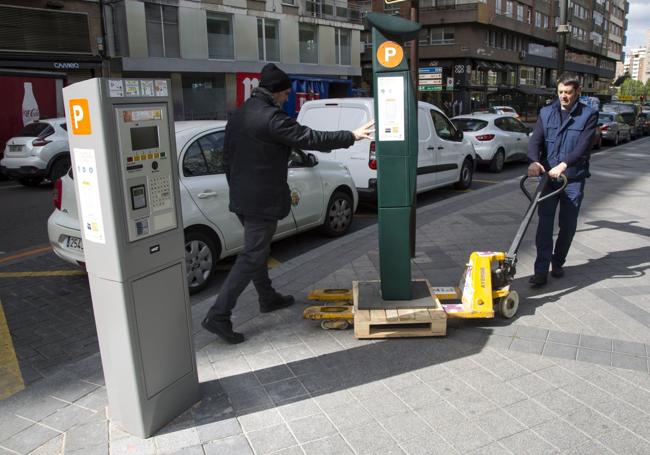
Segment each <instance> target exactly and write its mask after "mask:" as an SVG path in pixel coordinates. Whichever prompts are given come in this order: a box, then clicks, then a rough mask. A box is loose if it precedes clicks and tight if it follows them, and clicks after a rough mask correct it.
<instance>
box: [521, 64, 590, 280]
mask: <svg viewBox="0 0 650 455" xmlns="http://www.w3.org/2000/svg"><path fill="white" fill-rule="evenodd" d="M557 94H558V99H557V100H556V101H555V102H554V103H553V104H551V105H550V106H545V107H544V108H542V110H541V111H540V113H539V117H538V119H537V124H536V125H535V130H534V132H533V135H532V136H531V138H530V141H529V142H528V159H529V161H530V165H529V166H528V175H529V176H531V177H536V176H539V175H541V174H543V173H545V172H548V176H549V177H550V178H551V180H549V184H548V186H547V188H546V190H545V192H546V193H548V192H550V191H553V190H554V189H557V188H558V185H559V183H557V182H555V181H554V180H553V179H557V178H558V177H559V176H560V175H561V174H564V175H565V176H566V177H567V179H568V181H569V183H568V184H567V186H566V188H565V189H564V191H562V192H560V193H559V194H557V195H556V196H553V197H552V198H549V199H546V200H545V201H543V202H542V203H541V204H540V205H539V208H538V212H537V213H538V215H539V224H538V226H537V236H536V238H535V245H536V246H537V259H536V260H535V274H534V275H533V276H532V277H531V278H530V284H531V285H532V286H533V287H540V286H543V285H545V284H546V282H547V277H548V270H549V267H550V268H551V276H553V277H555V278H561V277H563V276H564V269H563V268H562V266H563V265H564V262H565V261H566V257H567V254H568V252H569V247H570V246H571V241H572V240H573V235H574V234H575V232H576V226H577V224H578V212H579V211H580V204H581V203H582V198H583V195H584V189H585V179H586V178H587V177H589V155H590V153H591V152H590V151H591V143H592V140H593V136H594V133H595V131H596V123H597V122H598V112H597V111H595V110H593V109H591V108H589V107H588V106H586V105H584V104H582V103H579V102H578V97H579V96H580V80H579V79H578V77H577V76H576V75H573V74H568V73H563V74H561V75H560V77H559V78H558V80H557ZM558 204H559V206H560V213H559V219H558V225H559V227H560V231H559V233H558V236H557V240H556V242H555V249H554V248H553V224H554V223H553V222H554V220H555V212H556V210H557V206H558Z"/></svg>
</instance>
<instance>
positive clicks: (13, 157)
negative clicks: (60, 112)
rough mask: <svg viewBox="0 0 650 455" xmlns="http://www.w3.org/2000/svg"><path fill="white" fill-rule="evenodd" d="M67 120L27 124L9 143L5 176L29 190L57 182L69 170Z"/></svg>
mask: <svg viewBox="0 0 650 455" xmlns="http://www.w3.org/2000/svg"><path fill="white" fill-rule="evenodd" d="M66 128H67V127H66V124H65V117H60V118H51V119H44V120H37V121H35V122H32V123H28V124H27V125H25V126H24V127H23V129H22V130H20V131H19V132H18V134H17V135H16V136H15V137H12V138H11V139H9V140H8V141H7V145H6V147H5V151H4V158H3V159H2V161H0V167H1V169H2V172H3V173H4V174H6V175H8V176H9V177H13V178H15V179H17V180H18V181H19V182H20V183H22V184H23V185H26V186H36V185H38V184H39V183H41V181H43V179H46V178H47V179H49V180H51V181H53V182H54V181H55V180H56V179H58V178H59V177H61V176H62V175H63V174H65V173H66V172H68V169H69V168H70V151H69V150H70V149H69V147H68V131H67V129H66Z"/></svg>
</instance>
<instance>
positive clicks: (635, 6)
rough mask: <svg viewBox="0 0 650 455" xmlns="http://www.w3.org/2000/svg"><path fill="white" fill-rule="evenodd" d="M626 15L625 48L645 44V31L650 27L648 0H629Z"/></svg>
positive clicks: (649, 5)
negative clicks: (628, 9) (628, 10)
mask: <svg viewBox="0 0 650 455" xmlns="http://www.w3.org/2000/svg"><path fill="white" fill-rule="evenodd" d="M629 1H630V12H629V13H628V15H627V19H628V22H629V24H628V26H627V45H626V46H625V49H626V50H628V49H631V48H634V47H639V46H645V45H646V31H647V30H648V29H650V0H629Z"/></svg>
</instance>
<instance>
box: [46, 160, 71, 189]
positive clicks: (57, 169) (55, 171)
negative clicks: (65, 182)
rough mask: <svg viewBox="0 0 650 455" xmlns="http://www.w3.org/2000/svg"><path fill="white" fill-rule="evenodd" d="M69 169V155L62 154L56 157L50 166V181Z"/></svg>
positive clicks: (57, 178) (54, 180)
mask: <svg viewBox="0 0 650 455" xmlns="http://www.w3.org/2000/svg"><path fill="white" fill-rule="evenodd" d="M69 169H70V157H69V156H62V157H60V158H57V159H56V161H55V162H54V164H52V167H51V168H50V176H49V179H50V181H51V182H52V183H54V182H56V181H57V180H59V179H60V178H61V177H63V176H64V175H65V173H66V172H68V170H69Z"/></svg>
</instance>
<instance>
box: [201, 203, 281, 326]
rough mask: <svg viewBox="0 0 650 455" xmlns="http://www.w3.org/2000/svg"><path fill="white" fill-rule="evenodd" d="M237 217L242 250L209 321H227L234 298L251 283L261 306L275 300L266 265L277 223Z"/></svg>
mask: <svg viewBox="0 0 650 455" xmlns="http://www.w3.org/2000/svg"><path fill="white" fill-rule="evenodd" d="M237 217H238V218H239V221H240V222H241V224H242V225H243V226H244V251H243V252H242V253H240V254H239V256H237V260H236V261H235V265H234V266H233V268H232V269H231V270H230V273H228V277H226V281H224V283H223V286H222V287H221V291H220V292H219V295H218V296H217V300H216V301H215V302H214V305H212V308H210V310H209V311H208V314H207V316H208V318H209V319H230V315H231V314H232V309H233V308H235V305H236V304H237V299H238V298H239V296H240V295H241V293H242V292H244V289H246V286H248V283H250V282H251V281H253V285H254V286H255V290H256V291H257V294H258V295H259V301H260V303H266V302H271V301H273V300H274V299H275V298H276V297H277V293H276V292H275V289H273V286H272V285H271V279H270V278H269V272H268V268H267V262H268V257H269V252H270V250H271V239H272V238H273V234H275V230H276V229H277V227H278V220H275V219H266V218H259V217H254V216H241V215H237Z"/></svg>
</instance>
